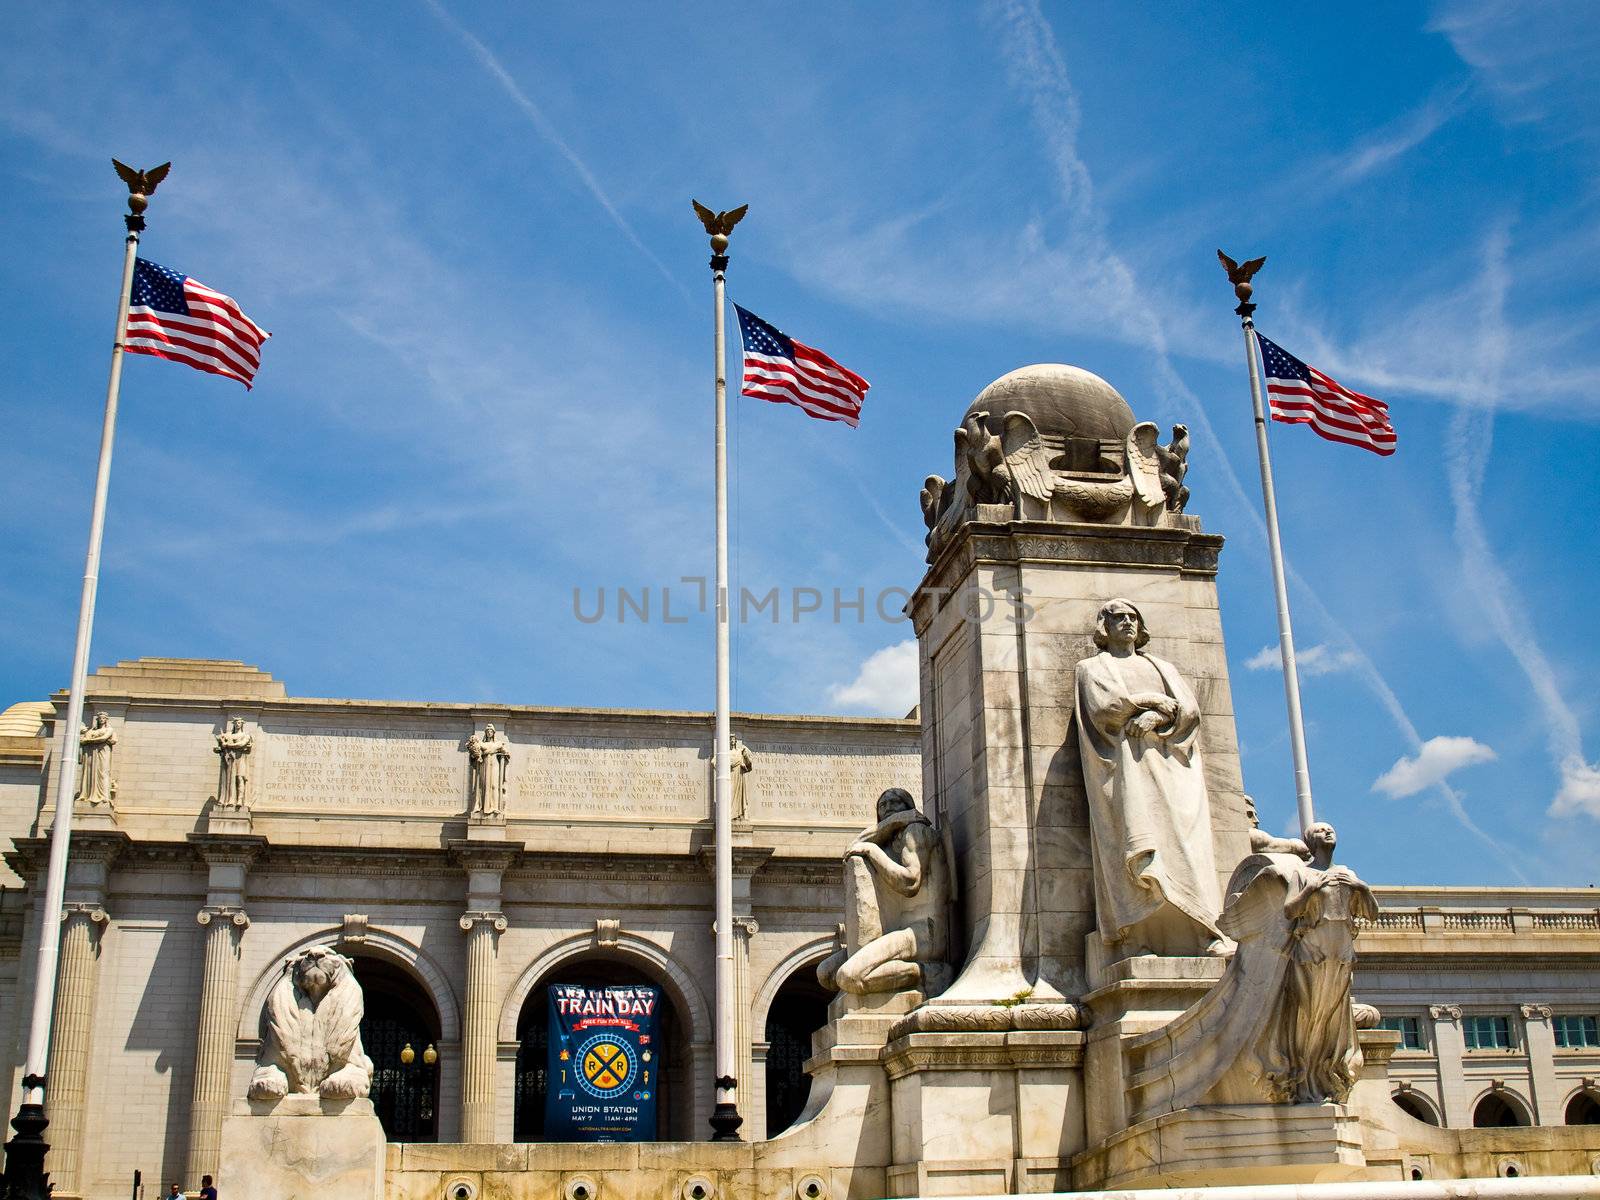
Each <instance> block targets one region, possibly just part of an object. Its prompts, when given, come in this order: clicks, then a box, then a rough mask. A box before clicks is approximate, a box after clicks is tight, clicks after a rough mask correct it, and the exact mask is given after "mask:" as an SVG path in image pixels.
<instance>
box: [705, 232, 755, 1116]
mask: <svg viewBox="0 0 1600 1200" xmlns="http://www.w3.org/2000/svg"><path fill="white" fill-rule="evenodd" d="M697 211H698V208H697ZM724 215H725V214H724ZM740 215H743V214H742V213H741V214H740ZM701 219H702V221H705V216H704V214H702V218H701ZM735 220H737V218H735ZM706 226H707V232H708V233H710V234H711V281H712V292H713V294H714V297H715V301H714V302H715V305H716V308H715V313H714V320H713V328H714V330H715V333H714V337H713V340H714V342H715V353H716V437H715V441H716V508H717V521H716V530H717V578H716V592H715V595H716V602H715V603H716V618H717V656H716V659H717V664H716V665H717V708H716V720H715V730H714V733H713V738H714V742H713V759H712V761H713V763H714V764H715V766H714V771H715V775H714V777H715V780H716V783H715V787H714V790H713V805H712V818H713V827H714V836H715V840H716V859H715V875H716V896H715V906H716V924H715V926H714V928H715V930H716V957H717V970H716V1011H717V1029H716V1034H717V1038H716V1072H717V1077H716V1108H715V1109H714V1110H713V1112H712V1115H711V1128H712V1129H713V1130H714V1132H713V1134H712V1140H713V1141H718V1142H728V1141H735V1142H736V1141H738V1140H739V1134H738V1129H739V1126H740V1125H742V1124H743V1123H744V1118H743V1117H742V1116H740V1114H739V1082H738V1079H737V1078H736V1076H735V1075H734V1071H735V1070H736V1061H737V1047H735V1045H734V1029H735V1026H736V1021H735V1018H734V1006H735V1005H736V1004H738V1003H739V999H738V997H736V996H735V995H734V994H733V991H734V970H733V805H732V800H733V786H732V777H731V774H730V766H729V761H728V760H729V755H728V751H729V741H730V739H731V736H732V730H731V728H730V721H729V715H728V707H729V694H728V693H729V688H728V620H729V613H728V608H729V605H728V422H727V416H728V370H727V353H726V342H727V339H726V335H725V332H724V309H725V308H726V301H727V297H726V289H727V270H728V255H727V250H728V233H727V230H728V229H731V228H732V224H731V223H728V224H727V225H726V227H724V226H723V225H722V224H721V223H719V222H718V221H717V220H716V219H713V220H712V221H709V222H706Z"/></svg>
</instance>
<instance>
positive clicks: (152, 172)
mask: <svg viewBox="0 0 1600 1200" xmlns="http://www.w3.org/2000/svg"><path fill="white" fill-rule="evenodd" d="M111 165H112V166H113V167H115V168H116V169H117V174H118V175H120V176H121V177H122V182H123V183H125V184H127V185H128V211H129V212H131V213H133V214H134V215H135V216H137V215H138V214H140V213H142V212H144V210H145V209H146V208H147V207H148V206H149V204H150V197H151V196H152V195H154V194H155V190H156V188H158V187H160V186H161V181H162V180H163V179H165V178H166V177H167V172H168V171H170V170H172V164H171V163H170V162H164V163H162V164H161V165H160V166H159V167H151V168H150V169H149V170H148V171H136V170H134V169H133V168H132V167H130V166H129V165H128V164H127V163H123V162H118V161H117V160H116V159H114V158H113V159H112V160H111Z"/></svg>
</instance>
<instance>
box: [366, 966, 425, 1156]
mask: <svg viewBox="0 0 1600 1200" xmlns="http://www.w3.org/2000/svg"><path fill="white" fill-rule="evenodd" d="M352 959H353V961H354V963H355V976H356V982H357V983H359V984H360V985H361V991H362V993H363V994H364V995H365V997H366V1015H365V1016H364V1017H362V1018H361V1044H362V1046H363V1047H364V1048H365V1050H366V1052H367V1057H368V1058H370V1059H372V1107H373V1108H374V1109H376V1110H377V1113H378V1120H379V1121H381V1122H382V1123H383V1132H384V1135H385V1136H386V1137H387V1138H388V1139H389V1140H390V1141H391V1142H436V1141H438V1140H439V1065H438V1062H437V1060H435V1061H434V1062H431V1063H430V1062H428V1061H427V1059H428V1057H429V1055H428V1051H429V1050H430V1049H434V1052H435V1054H437V1050H436V1049H435V1048H436V1047H437V1046H438V1043H439V1010H438V1009H437V1008H436V1007H435V1006H434V1003H433V1000H432V999H431V998H430V997H429V996H428V993H427V991H426V990H424V989H423V987H422V985H421V984H419V983H418V982H417V981H416V979H414V978H413V977H412V976H411V974H410V973H409V972H408V971H406V970H405V969H404V968H403V967H400V966H398V965H396V964H395V963H393V962H390V961H389V960H388V959H385V958H378V957H376V956H373V955H367V954H355V955H352ZM407 1046H409V1047H411V1056H410V1057H411V1061H410V1062H409V1063H408V1062H406V1061H405V1058H406V1054H405V1049H406V1047H407Z"/></svg>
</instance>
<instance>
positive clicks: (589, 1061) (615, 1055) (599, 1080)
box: [578, 1033, 638, 1100]
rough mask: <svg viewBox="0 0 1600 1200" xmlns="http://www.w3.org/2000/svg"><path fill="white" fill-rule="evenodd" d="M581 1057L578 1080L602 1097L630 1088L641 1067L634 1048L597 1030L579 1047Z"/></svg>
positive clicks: (579, 1059)
mask: <svg viewBox="0 0 1600 1200" xmlns="http://www.w3.org/2000/svg"><path fill="white" fill-rule="evenodd" d="M578 1061H579V1062H580V1063H581V1064H582V1066H583V1074H582V1075H581V1076H579V1078H578V1082H579V1083H580V1084H581V1085H582V1087H583V1090H584V1091H586V1092H588V1093H589V1094H590V1095H591V1096H598V1097H599V1098H600V1099H602V1100H610V1099H611V1098H612V1097H613V1096H620V1095H621V1094H622V1093H623V1092H625V1091H627V1090H628V1087H629V1086H630V1085H631V1084H632V1083H633V1076H634V1072H635V1071H636V1070H637V1069H638V1067H637V1065H636V1062H635V1060H634V1057H633V1048H632V1047H631V1046H629V1045H628V1044H627V1043H626V1042H624V1041H621V1040H620V1039H618V1038H616V1037H613V1036H612V1035H610V1034H606V1033H597V1034H595V1035H594V1037H592V1038H590V1039H589V1040H588V1041H586V1042H584V1043H583V1045H581V1046H580V1047H578Z"/></svg>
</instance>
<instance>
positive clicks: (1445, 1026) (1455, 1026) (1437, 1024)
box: [1428, 1004, 1472, 1129]
mask: <svg viewBox="0 0 1600 1200" xmlns="http://www.w3.org/2000/svg"><path fill="white" fill-rule="evenodd" d="M1428 1015H1429V1016H1431V1017H1432V1018H1433V1053H1434V1057H1435V1058H1436V1059H1437V1060H1438V1063H1439V1101H1440V1103H1442V1104H1443V1105H1444V1123H1445V1125H1447V1126H1448V1127H1450V1128H1451V1129H1470V1128H1472V1113H1471V1111H1470V1110H1469V1108H1468V1105H1469V1103H1470V1102H1471V1099H1472V1097H1471V1096H1469V1095H1468V1094H1467V1079H1466V1070H1465V1068H1464V1066H1463V1063H1464V1060H1465V1058H1466V1040H1465V1038H1464V1037H1463V1036H1462V1033H1461V1006H1460V1005H1459V1004H1430V1005H1428Z"/></svg>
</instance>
